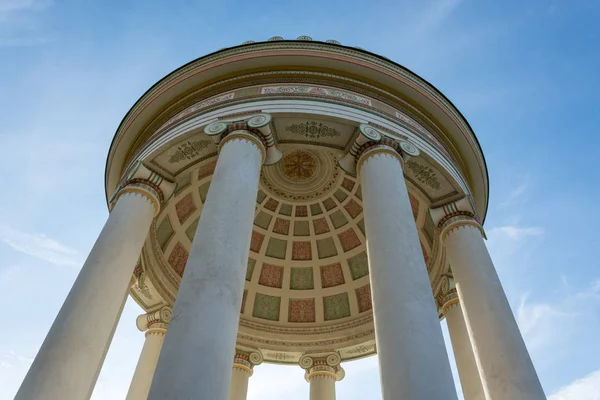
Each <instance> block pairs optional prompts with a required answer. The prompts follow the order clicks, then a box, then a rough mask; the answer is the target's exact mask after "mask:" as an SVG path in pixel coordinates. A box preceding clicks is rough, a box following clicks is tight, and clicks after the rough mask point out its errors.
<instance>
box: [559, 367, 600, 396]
mask: <svg viewBox="0 0 600 400" xmlns="http://www.w3.org/2000/svg"><path fill="white" fill-rule="evenodd" d="M548 400H600V369H599V370H596V371H594V372H592V373H591V374H589V375H587V376H585V377H583V378H581V379H577V380H575V381H573V382H571V383H570V384H568V385H567V386H564V387H562V388H560V389H559V390H557V391H556V392H554V393H553V394H551V395H550V396H549V397H548Z"/></svg>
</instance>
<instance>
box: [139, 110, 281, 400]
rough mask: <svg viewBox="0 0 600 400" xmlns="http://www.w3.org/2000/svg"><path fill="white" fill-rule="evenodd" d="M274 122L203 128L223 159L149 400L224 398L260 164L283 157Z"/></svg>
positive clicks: (263, 117) (260, 119)
mask: <svg viewBox="0 0 600 400" xmlns="http://www.w3.org/2000/svg"><path fill="white" fill-rule="evenodd" d="M270 120H271V117H270V116H269V115H268V114H259V115H257V116H254V117H252V118H250V119H249V120H248V121H247V123H245V122H236V123H232V124H229V125H228V124H227V123H225V122H216V123H213V124H210V125H208V126H207V127H206V128H205V132H206V134H208V135H210V136H214V137H215V138H217V140H218V142H219V157H218V160H217V165H216V168H215V172H214V175H213V178H212V181H211V184H210V189H209V191H208V195H207V198H206V202H205V204H204V208H203V209H202V214H201V216H200V221H199V222H198V227H197V229H196V235H195V237H194V242H193V244H192V248H191V251H190V255H189V258H188V261H187V265H186V268H185V272H184V274H183V277H182V280H181V285H180V287H179V293H178V294H177V299H176V301H175V306H174V309H173V318H172V319H171V323H170V325H169V331H168V332H167V336H166V338H165V343H164V345H163V350H162V352H161V355H160V358H159V360H158V366H157V368H156V372H155V374H154V380H153V382H152V387H151V389H150V395H149V398H150V399H152V400H166V399H191V398H199V399H215V400H217V399H219V400H220V399H226V398H227V396H228V393H229V385H230V381H231V373H232V371H231V360H232V359H233V356H234V351H235V345H236V337H237V330H238V322H239V318H240V307H241V303H242V294H243V288H244V279H245V273H246V264H247V259H248V253H249V251H250V236H251V233H252V222H253V219H254V209H255V202H256V195H257V193H258V179H259V176H260V170H261V165H262V164H263V163H265V162H266V163H271V161H275V160H277V159H279V158H281V153H278V152H277V151H276V149H275V148H274V146H273V145H272V143H273V142H272V140H273V139H272V135H271V134H270V131H269V130H268V127H269V123H270Z"/></svg>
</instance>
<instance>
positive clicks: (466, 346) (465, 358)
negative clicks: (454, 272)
mask: <svg viewBox="0 0 600 400" xmlns="http://www.w3.org/2000/svg"><path fill="white" fill-rule="evenodd" d="M442 287H443V289H442V290H443V293H442V296H440V297H441V307H442V313H443V314H444V315H445V316H446V322H447V324H448V332H449V333H450V341H451V342H452V351H453V352H454V359H455V360H456V368H457V369H458V376H459V378H460V385H461V387H462V391H463V395H464V398H465V400H486V399H485V395H484V394H483V386H482V385H481V377H480V376H479V370H478V369H477V363H476V361H475V354H474V353H473V346H471V340H470V339H469V332H468V331H467V324H466V322H465V318H464V316H463V312H462V308H461V305H460V303H459V300H458V294H457V293H456V288H455V287H454V282H453V279H452V278H450V277H443V278H442Z"/></svg>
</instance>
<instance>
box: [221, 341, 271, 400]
mask: <svg viewBox="0 0 600 400" xmlns="http://www.w3.org/2000/svg"><path fill="white" fill-rule="evenodd" d="M262 361H263V356H262V354H261V353H260V352H258V351H245V350H241V349H236V352H235V356H234V357H233V368H232V371H231V384H230V388H229V400H246V397H247V396H248V380H249V379H250V377H251V376H252V374H253V373H254V367H255V366H256V365H258V364H260V363H262Z"/></svg>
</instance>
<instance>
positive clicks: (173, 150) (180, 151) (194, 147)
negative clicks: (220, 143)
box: [150, 133, 217, 176]
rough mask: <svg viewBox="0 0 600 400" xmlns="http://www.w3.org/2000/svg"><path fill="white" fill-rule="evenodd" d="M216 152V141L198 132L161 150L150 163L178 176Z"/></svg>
mask: <svg viewBox="0 0 600 400" xmlns="http://www.w3.org/2000/svg"><path fill="white" fill-rule="evenodd" d="M216 154H217V147H216V145H215V144H214V142H213V141H212V140H211V139H210V138H208V137H207V136H206V135H205V134H204V133H196V134H193V135H191V136H188V137H186V138H185V139H183V140H180V141H178V142H176V143H174V144H170V145H169V146H167V147H166V148H163V149H161V150H159V153H158V154H157V155H155V157H154V158H153V159H152V160H151V161H150V164H152V165H154V166H156V167H159V168H160V169H161V170H162V171H165V172H167V173H168V174H170V175H171V176H177V175H178V174H179V173H180V172H182V171H184V170H185V169H187V168H189V167H190V166H191V165H193V164H196V163H198V162H200V161H203V160H206V159H207V158H209V157H212V156H214V155H216Z"/></svg>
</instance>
